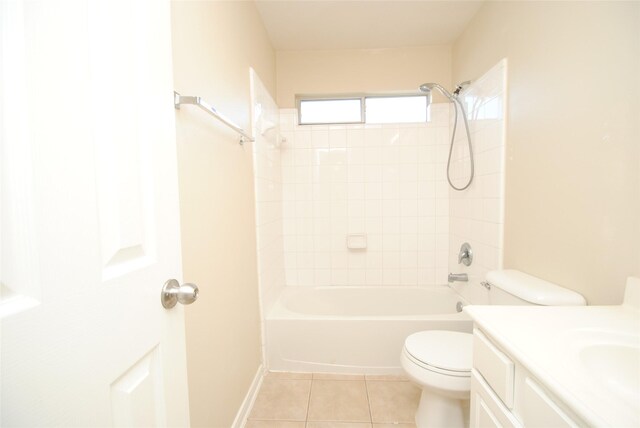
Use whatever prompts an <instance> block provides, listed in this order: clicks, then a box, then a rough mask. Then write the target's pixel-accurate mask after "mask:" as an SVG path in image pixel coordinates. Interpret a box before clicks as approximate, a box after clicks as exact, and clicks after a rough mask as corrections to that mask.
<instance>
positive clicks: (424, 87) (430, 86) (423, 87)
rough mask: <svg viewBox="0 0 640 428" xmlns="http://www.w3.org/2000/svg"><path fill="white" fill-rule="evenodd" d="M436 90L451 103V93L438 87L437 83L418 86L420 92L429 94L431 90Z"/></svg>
mask: <svg viewBox="0 0 640 428" xmlns="http://www.w3.org/2000/svg"><path fill="white" fill-rule="evenodd" d="M434 88H435V89H437V90H438V91H440V93H442V95H444V96H445V97H447V98H449V101H451V102H453V95H451V93H450V92H449V91H447V90H446V89H445V88H443V87H442V86H440V85H438V84H437V83H423V84H422V85H420V91H422V92H427V93H429V92H431V91H432V90H433V89H434Z"/></svg>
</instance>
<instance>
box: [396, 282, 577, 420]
mask: <svg viewBox="0 0 640 428" xmlns="http://www.w3.org/2000/svg"><path fill="white" fill-rule="evenodd" d="M482 285H483V286H485V287H486V288H487V289H488V290H489V304H491V305H539V306H581V305H586V301H585V300H584V297H582V295H580V294H578V293H576V292H574V291H571V290H568V289H566V288H563V287H560V286H559V285H556V284H552V283H550V282H547V281H544V280H542V279H539V278H536V277H533V276H531V275H528V274H526V273H524V272H520V271H517V270H499V271H490V272H489V273H487V276H486V282H483V283H482ZM472 337H473V335H472V334H470V333H461V332H457V331H444V330H427V331H420V332H417V333H414V334H412V335H410V336H408V337H407V338H406V340H405V342H404V347H403V349H402V353H401V355H400V362H401V365H402V368H403V369H404V371H405V372H406V374H407V376H408V377H409V379H411V381H412V382H414V383H415V384H417V385H418V386H419V387H420V388H421V389H422V395H421V397H420V404H419V405H418V410H417V411H416V417H415V421H416V425H417V426H418V428H431V427H440V428H441V427H450V428H457V427H460V428H463V427H466V426H468V425H469V424H468V420H469V415H468V411H469V390H470V385H471V367H472V363H473V356H472V342H473V340H472Z"/></svg>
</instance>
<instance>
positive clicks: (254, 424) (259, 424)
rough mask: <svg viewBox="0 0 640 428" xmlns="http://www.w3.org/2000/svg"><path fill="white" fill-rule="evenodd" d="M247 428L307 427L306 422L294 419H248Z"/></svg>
mask: <svg viewBox="0 0 640 428" xmlns="http://www.w3.org/2000/svg"><path fill="white" fill-rule="evenodd" d="M244 427H245V428H305V423H304V422H293V421H253V420H251V421H247V424H246V425H245V426H244Z"/></svg>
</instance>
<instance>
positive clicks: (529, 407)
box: [522, 378, 578, 428]
mask: <svg viewBox="0 0 640 428" xmlns="http://www.w3.org/2000/svg"><path fill="white" fill-rule="evenodd" d="M524 384H525V387H524V400H522V402H523V407H522V419H523V422H524V423H525V425H526V426H528V427H544V428H556V427H558V428H560V427H561V428H566V427H577V426H578V425H577V424H576V423H575V422H573V421H572V420H571V418H570V417H569V416H567V415H566V414H565V413H564V412H563V411H562V409H560V407H559V406H558V405H557V404H556V403H555V402H554V401H553V400H552V399H551V397H549V396H548V395H547V394H546V393H545V392H544V391H543V390H542V388H541V387H540V386H539V385H538V384H537V383H536V382H535V381H534V380H532V379H531V378H527V379H526V380H525V382H524Z"/></svg>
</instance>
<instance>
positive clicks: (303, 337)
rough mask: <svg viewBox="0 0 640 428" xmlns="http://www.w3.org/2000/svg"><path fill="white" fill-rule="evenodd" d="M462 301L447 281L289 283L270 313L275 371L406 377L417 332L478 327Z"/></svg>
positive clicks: (269, 340) (271, 358)
mask: <svg viewBox="0 0 640 428" xmlns="http://www.w3.org/2000/svg"><path fill="white" fill-rule="evenodd" d="M459 301H462V302H463V303H466V302H464V300H463V299H462V297H460V295H458V294H457V293H456V292H455V291H453V290H451V289H450V288H449V287H446V286H435V287H286V288H285V289H284V292H283V293H282V295H281V296H280V298H279V299H278V300H277V301H276V302H275V304H274V306H273V308H272V309H271V311H270V312H269V314H268V315H267V320H266V333H267V340H266V347H267V359H268V366H269V369H270V370H282V371H302V372H325V373H366V374H400V373H402V369H401V368H400V360H399V356H400V351H401V349H402V345H403V343H404V339H405V338H406V337H407V336H408V335H409V334H411V333H414V332H416V331H421V330H454V331H464V332H471V328H472V323H471V319H470V318H469V317H468V316H467V315H466V314H464V313H458V312H456V303H457V302H459Z"/></svg>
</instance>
